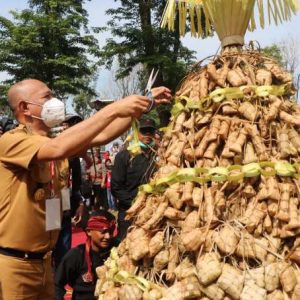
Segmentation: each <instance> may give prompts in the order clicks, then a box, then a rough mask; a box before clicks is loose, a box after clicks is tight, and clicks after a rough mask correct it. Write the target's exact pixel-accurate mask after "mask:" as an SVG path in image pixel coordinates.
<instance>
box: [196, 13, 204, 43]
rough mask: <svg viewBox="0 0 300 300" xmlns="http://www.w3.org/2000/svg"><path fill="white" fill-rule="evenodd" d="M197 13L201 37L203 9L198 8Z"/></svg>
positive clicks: (200, 35)
mask: <svg viewBox="0 0 300 300" xmlns="http://www.w3.org/2000/svg"><path fill="white" fill-rule="evenodd" d="M196 14H197V25H198V30H197V31H198V37H199V38H201V37H202V36H203V30H202V9H201V8H200V9H196Z"/></svg>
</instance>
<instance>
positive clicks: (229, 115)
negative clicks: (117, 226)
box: [99, 0, 300, 300]
mask: <svg viewBox="0 0 300 300" xmlns="http://www.w3.org/2000/svg"><path fill="white" fill-rule="evenodd" d="M274 1H275V0H274ZM193 2H194V3H195V1H193ZM198 2H199V3H202V1H201V0H200V1H197V3H198ZM217 2H218V3H217ZM230 2H231V3H236V5H237V6H236V8H235V9H236V11H238V12H240V11H242V10H243V8H244V7H241V6H238V5H240V3H241V1H230ZM245 2H248V0H245ZM261 2H262V1H259V3H261ZM271 2H272V3H275V2H273V0H271V1H269V2H268V3H271ZM182 3H183V2H181V4H182ZM184 3H185V5H182V7H185V8H187V10H189V8H190V6H189V5H190V3H191V2H190V1H189V0H185V2H184ZM206 3H207V6H208V7H209V8H208V7H206V8H205V10H206V11H205V14H207V13H208V10H209V13H212V12H213V11H214V9H215V7H214V6H213V5H216V7H217V5H224V3H225V1H214V0H211V1H206ZM212 3H214V4H212ZM248 3H250V2H248ZM280 3H281V4H282V5H285V6H284V7H285V8H286V7H287V6H286V5H287V4H286V3H289V5H290V3H291V0H288V1H285V2H284V3H283V2H280ZM230 5H231V4H230ZM245 6H247V5H245ZM174 7H176V5H175V6H174ZM194 7H195V6H194ZM237 7H238V9H237ZM291 7H292V6H289V8H291ZM210 10H212V11H210ZM227 10H228V9H227V8H226V7H225V8H224V12H226V11H227ZM222 12H223V11H222ZM173 16H174V15H173ZM174 19H175V18H174ZM245 19H246V18H245ZM245 19H243V18H241V17H240V16H239V21H240V22H244V21H245ZM212 20H213V22H215V18H213V19H212ZM224 20H225V21H226V18H225V19H224ZM233 21H234V20H233ZM233 23H234V22H233ZM246 25H247V24H246ZM235 27H239V26H235ZM246 27H247V26H246ZM246 27H245V30H246ZM225 40H227V38H225ZM223 42H224V41H223ZM226 43H228V41H226ZM237 44H240V42H238V43H237ZM228 45H229V44H228ZM223 46H224V44H223ZM293 93H294V91H293V85H292V80H291V77H290V75H289V74H287V73H286V72H285V71H284V70H283V69H282V68H281V67H280V66H278V65H277V64H276V63H275V62H273V61H272V60H271V59H269V58H267V57H264V56H263V55H262V54H261V53H260V52H259V51H256V50H254V49H253V46H252V48H251V49H247V50H243V49H242V48H241V47H239V46H238V45H236V44H235V45H234V46H230V45H229V46H228V47H227V46H224V48H223V49H222V52H221V53H220V54H219V55H216V56H214V57H213V58H212V59H211V60H210V61H209V64H208V66H205V65H201V64H197V65H196V66H195V67H194V68H193V72H192V73H191V74H190V75H188V76H187V77H186V78H185V80H184V81H183V82H182V85H181V87H180V88H179V90H178V92H177V93H176V104H175V108H176V109H174V110H173V111H172V112H173V115H172V119H171V124H170V125H169V126H168V128H167V129H166V132H165V136H164V138H163V141H162V144H161V145H162V146H161V149H160V153H162V157H161V159H160V161H159V169H158V172H157V175H155V176H154V178H153V180H152V181H151V182H150V183H149V186H150V187H151V191H150V190H149V191H147V192H145V193H146V194H147V195H146V199H145V201H144V202H143V201H141V198H140V199H139V200H140V202H137V204H136V206H135V207H133V208H132V210H131V211H129V216H130V217H131V219H132V220H133V228H132V229H130V230H131V231H133V232H131V231H130V232H129V234H128V236H127V238H126V239H128V240H131V242H130V243H128V242H127V243H125V245H126V244H127V245H128V247H127V248H126V247H125V248H124V244H122V246H120V247H122V251H119V252H118V253H120V255H121V256H122V258H123V256H124V257H127V258H129V259H132V265H133V266H135V267H136V269H135V270H134V271H133V269H132V265H131V266H130V267H128V270H130V271H131V272H130V273H131V274H132V275H131V276H132V278H131V280H133V281H132V282H133V283H132V284H135V285H136V286H138V287H139V288H140V289H141V290H143V292H144V293H143V297H144V299H145V300H146V299H148V298H150V292H151V291H159V292H157V293H156V292H153V293H154V295H153V299H160V298H162V299H172V300H175V299H178V300H184V299H206V300H207V299H211V300H212V299H220V300H223V299H224V300H228V299H254V298H255V299H272V300H276V299H297V297H298V295H299V286H298V284H299V282H297V280H295V278H296V277H297V272H296V271H297V269H296V268H297V267H296V265H295V262H297V263H299V262H300V254H299V253H300V251H299V249H300V244H299V234H300V229H299V212H300V203H299V199H300V189H299V187H298V186H299V178H300V175H299V173H300V172H299V164H298V163H299V157H298V153H299V150H300V142H299V141H300V139H299V133H300V130H299V128H300V122H299V119H300V117H299V116H300V108H299V106H298V105H297V104H296V103H294V102H293V101H290V99H292V98H293ZM279 161H280V163H281V166H282V164H283V165H284V164H285V163H288V164H289V166H290V168H289V167H283V171H282V167H281V169H280V168H279V169H278V168H277V166H276V164H277V163H278V162H279ZM245 165H247V166H245ZM222 167H226V170H225V171H224V168H222ZM185 168H186V169H193V170H194V171H195V172H194V175H192V176H191V175H188V173H185V174H187V175H186V177H185V178H184V176H177V174H176V171H179V172H180V171H181V169H185ZM287 169H288V170H287ZM290 169H292V171H291V170H290ZM165 170H170V171H168V172H165ZM278 170H279V171H278ZM293 170H295V171H293ZM142 190H143V189H142ZM145 190H147V189H146V188H145ZM143 191H144V190H143ZM162 203H164V204H162ZM158 208H159V210H158ZM157 211H159V214H158V213H157ZM141 227H144V229H145V231H146V232H147V235H146V238H145V237H143V238H142V239H141V240H142V242H143V244H144V249H143V251H142V250H141V249H138V250H139V251H136V252H137V253H136V254H135V255H134V256H135V260H134V259H133V258H132V257H133V255H132V253H133V250H132V246H133V245H134V241H135V245H136V246H137V245H138V244H139V241H140V238H139V237H138V235H137V234H136V235H137V237H136V238H135V239H134V241H133V238H132V237H133V236H134V234H133V233H134V231H136V230H137V228H141ZM175 241H176V244H175ZM121 253H122V254H121ZM129 254H131V255H129ZM209 255H211V256H216V257H217V258H218V259H219V257H220V259H219V261H218V263H217V260H211V261H209V262H208V261H207V267H209V266H210V268H209V271H211V272H212V271H214V272H212V273H213V274H211V273H207V272H203V268H204V269H205V266H206V265H205V258H206V257H208V256H209ZM139 257H142V258H140V260H137V259H138V258H139ZM124 260H125V259H124ZM119 261H121V262H122V259H121V258H119ZM203 261H204V263H203ZM197 262H198V269H197V268H196V266H197ZM282 262H286V264H285V263H282ZM127 263H128V261H126V260H125V263H124V262H123V263H122V264H119V265H118V266H120V268H121V265H123V267H125V266H126V265H128V264H127ZM214 264H216V267H211V265H214ZM220 266H221V267H220ZM123 267H122V268H123ZM220 269H221V271H220ZM199 270H200V271H199ZM110 274H111V273H110ZM205 275H207V276H206V278H205ZM248 275H249V276H250V277H249V276H248ZM136 276H141V277H143V278H144V279H146V280H147V282H148V284H141V283H140V282H139V281H138V279H137V278H136ZM134 278H135V279H134ZM234 278H235V279H234ZM113 280H114V279H113V278H110V279H109V282H114V281H113ZM134 282H135V283H134ZM233 282H234V284H233ZM188 283H190V289H189V288H188V286H189V285H188ZM122 285H123V284H122V283H120V282H115V283H114V285H113V286H114V288H117V289H120V288H121V286H122ZM153 285H154V286H153ZM155 286H159V289H155ZM105 293H107V290H105V289H104V290H103V291H99V294H100V297H101V295H105ZM158 294H159V295H158ZM292 297H293V298H292ZM141 299H142V298H141Z"/></svg>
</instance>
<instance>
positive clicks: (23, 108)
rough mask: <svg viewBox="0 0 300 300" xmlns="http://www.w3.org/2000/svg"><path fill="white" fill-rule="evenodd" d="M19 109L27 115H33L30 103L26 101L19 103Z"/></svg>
mask: <svg viewBox="0 0 300 300" xmlns="http://www.w3.org/2000/svg"><path fill="white" fill-rule="evenodd" d="M18 110H19V112H21V113H23V115H25V116H31V113H30V110H29V108H28V103H26V102H25V101H20V102H19V104H18Z"/></svg>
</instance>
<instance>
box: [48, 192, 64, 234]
mask: <svg viewBox="0 0 300 300" xmlns="http://www.w3.org/2000/svg"><path fill="white" fill-rule="evenodd" d="M60 228H61V211H60V199H59V198H51V199H46V231H50V230H56V229H60Z"/></svg>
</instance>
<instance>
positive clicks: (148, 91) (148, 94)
mask: <svg viewBox="0 0 300 300" xmlns="http://www.w3.org/2000/svg"><path fill="white" fill-rule="evenodd" d="M154 72H155V71H154V68H153V69H152V71H151V73H150V76H149V79H148V83H147V86H146V89H145V93H146V97H148V98H149V100H150V101H151V103H150V105H149V108H148V111H147V112H149V111H151V110H152V109H153V108H154V107H155V99H154V97H153V95H152V92H151V89H152V86H153V84H154V82H155V80H156V78H157V75H158V73H159V70H157V71H156V73H155V74H154Z"/></svg>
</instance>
